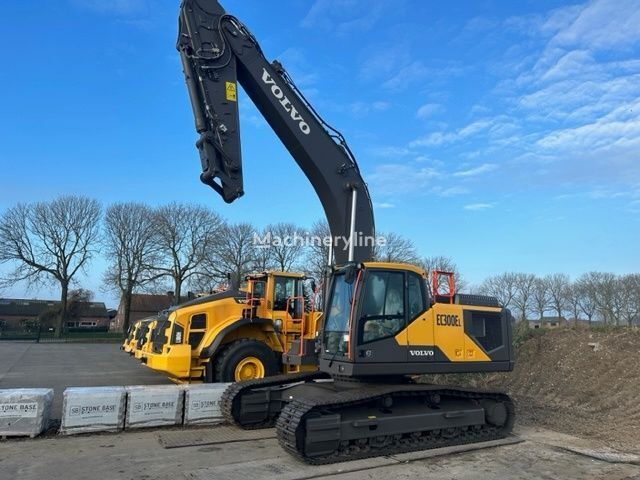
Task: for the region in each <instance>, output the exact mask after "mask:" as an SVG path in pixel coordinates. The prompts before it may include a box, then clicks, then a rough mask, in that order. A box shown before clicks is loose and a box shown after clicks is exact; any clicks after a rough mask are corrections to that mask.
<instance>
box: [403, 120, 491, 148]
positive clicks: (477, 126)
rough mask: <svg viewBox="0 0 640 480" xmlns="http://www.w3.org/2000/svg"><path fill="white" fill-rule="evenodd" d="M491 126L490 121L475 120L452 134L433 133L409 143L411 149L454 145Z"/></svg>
mask: <svg viewBox="0 0 640 480" xmlns="http://www.w3.org/2000/svg"><path fill="white" fill-rule="evenodd" d="M492 125H493V121H492V120H490V119H481V120H476V121H475V122H473V123H470V124H468V125H466V126H465V127H463V128H461V129H459V130H457V131H453V132H433V133H429V134H427V135H425V136H423V137H420V138H417V139H415V140H413V141H412V142H410V143H409V146H410V147H412V148H415V147H425V146H428V147H433V146H439V145H444V144H448V143H455V142H459V141H461V140H464V139H465V138H468V137H471V136H473V135H476V134H478V133H480V132H481V131H483V130H486V129H488V128H489V127H491V126H492Z"/></svg>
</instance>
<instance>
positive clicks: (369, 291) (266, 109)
mask: <svg viewBox="0 0 640 480" xmlns="http://www.w3.org/2000/svg"><path fill="white" fill-rule="evenodd" d="M177 48H178V50H179V52H180V57H181V60H182V65H183V69H184V74H185V79H186V84H187V89H188V92H189V97H190V99H191V106H192V109H193V114H194V118H195V126H196V130H197V132H198V133H199V134H200V138H199V140H198V141H197V143H196V146H197V148H198V150H199V154H200V160H201V164H202V174H201V176H200V179H201V180H202V181H203V182H204V183H205V184H207V185H209V186H210V187H211V188H213V189H214V190H215V191H216V192H218V193H219V194H220V195H221V196H222V198H223V199H224V200H225V201H226V202H228V203H230V202H233V201H234V200H236V199H238V198H239V197H241V196H242V195H243V193H244V191H243V182H242V159H241V153H240V134H239V112H238V103H237V84H238V83H240V85H241V86H242V87H243V88H244V90H245V92H246V93H247V95H248V96H249V98H250V99H251V101H252V102H253V103H254V104H255V105H256V107H257V108H258V110H259V111H260V113H261V114H262V115H263V116H264V118H265V120H266V121H267V123H268V124H269V125H270V126H271V128H272V129H273V130H274V132H275V133H276V134H277V136H278V137H279V138H280V140H281V141H282V143H283V144H284V145H285V147H286V148H287V149H288V151H289V152H290V154H291V155H292V157H293V159H294V160H295V161H296V163H297V164H298V165H299V166H300V168H301V169H302V171H303V172H304V174H305V175H306V176H307V178H308V179H309V181H310V183H311V185H312V186H313V188H314V190H315V192H316V194H317V195H318V197H319V199H320V202H321V204H322V206H323V208H324V211H325V214H326V217H327V221H328V223H329V228H330V231H331V239H330V242H328V243H329V244H330V245H331V248H330V250H331V252H330V254H329V258H328V259H327V268H326V272H325V275H324V277H325V278H324V281H323V285H324V289H323V290H324V294H323V298H324V299H325V300H324V312H325V317H324V318H323V320H322V322H320V324H319V325H318V326H319V329H318V332H317V341H316V347H315V348H314V350H313V353H315V355H316V360H315V362H314V363H315V365H316V366H317V368H318V369H317V370H315V371H302V372H298V373H289V374H286V375H278V376H273V377H266V378H263V379H252V380H246V381H240V382H236V383H234V384H232V385H230V386H229V387H228V389H227V390H226V391H225V392H224V394H223V397H222V404H221V408H222V411H223V414H224V416H225V417H226V418H227V419H228V420H229V421H230V422H232V423H234V424H236V425H238V426H240V427H243V428H261V427H269V426H274V425H275V427H276V433H277V437H278V441H279V443H280V445H281V446H282V447H283V448H284V449H285V450H286V451H287V452H289V453H290V454H292V455H293V456H295V457H297V458H299V459H301V460H303V461H305V462H308V463H312V464H321V463H331V462H336V461H344V460H351V459H357V458H366V457H372V456H377V455H392V454H397V453H400V452H406V451H412V450H423V449H426V448H433V447H440V446H446V445H455V444H460V443H471V442H478V441H485V440H490V439H495V438H500V437H504V436H505V435H508V434H509V432H510V431H511V429H512V427H513V423H514V406H513V402H512V401H511V399H510V398H509V397H508V396H507V395H506V394H504V393H501V392H489V391H481V390H474V389H468V388H460V387H456V386H443V385H431V384H424V383H419V382H417V381H416V376H418V375H421V374H441V373H482V372H498V371H510V370H512V368H513V351H512V345H511V317H510V315H509V313H508V311H507V310H505V309H503V308H501V307H500V305H499V304H498V302H497V300H496V299H495V298H492V297H484V296H476V295H463V294H457V293H455V289H449V290H448V291H444V292H440V291H439V289H438V288H437V286H438V285H439V283H440V282H439V281H438V278H434V279H432V280H433V284H434V287H430V285H429V282H428V278H427V274H426V272H425V271H424V270H423V269H421V268H419V267H416V266H413V265H406V264H396V263H381V262H374V261H373V258H372V257H373V246H374V242H375V241H376V240H375V239H376V237H375V228H374V220H373V208H372V203H371V199H370V196H369V191H368V188H367V185H366V183H365V182H364V180H363V178H362V176H361V174H360V170H359V168H358V165H357V163H356V160H355V157H354V156H353V154H352V152H351V150H350V149H349V147H348V145H347V143H346V141H345V139H344V137H343V136H342V135H341V134H340V133H339V132H338V131H337V130H336V129H334V128H332V127H331V126H330V125H328V124H327V123H326V122H325V121H324V120H323V119H322V118H321V117H320V115H319V114H318V112H317V111H316V110H315V109H314V108H313V107H312V106H311V104H310V103H309V102H308V101H307V100H306V99H305V98H304V95H303V94H302V92H300V90H299V89H298V88H297V87H296V85H295V83H294V82H293V80H292V79H291V77H290V76H289V75H288V73H287V72H286V70H285V69H284V67H283V66H282V65H281V64H280V63H279V62H276V61H274V62H272V63H269V62H268V61H267V59H266V58H265V56H264V54H263V52H262V50H261V48H260V46H259V44H258V42H257V40H256V38H255V37H254V36H253V35H252V34H251V33H250V31H249V30H248V28H247V27H246V26H245V25H244V24H243V23H242V22H241V21H240V20H238V19H237V18H235V17H233V16H232V15H229V14H227V13H226V12H225V10H224V9H223V7H222V6H221V5H220V4H219V3H218V2H217V1H216V0H184V1H183V2H182V5H181V8H180V19H179V33H178V42H177ZM417 220H420V219H417ZM423 220H424V221H425V222H427V221H429V219H428V216H427V215H425V217H424V219H423ZM460 231H461V232H464V229H462V230H460ZM469 242H470V244H472V243H473V238H471V237H470V238H469ZM436 277H437V275H436ZM449 277H450V276H449ZM448 283H449V285H452V284H453V281H452V278H451V277H450V278H449V282H448ZM194 313H195V312H194ZM240 313H241V314H242V318H247V321H248V322H250V321H251V319H252V318H254V317H255V318H256V319H258V318H260V316H261V313H260V311H259V308H256V310H255V315H254V313H253V303H251V302H248V303H247V304H245V305H244V306H243V307H242V308H241V309H238V310H237V313H236V315H238V314H240ZM165 336H166V337H167V344H166V345H164V346H163V348H167V349H171V350H173V349H177V350H178V351H179V352H184V353H183V357H184V360H183V365H184V367H185V372H186V370H187V368H190V367H189V365H190V364H189V362H190V358H191V357H190V356H189V353H187V352H190V351H191V350H190V348H191V347H190V345H189V341H188V338H187V337H186V336H185V329H184V326H183V325H182V324H181V323H180V322H179V321H178V322H174V323H173V324H172V326H171V328H169V329H168V330H167V332H166V335H165ZM304 337H305V339H306V338H311V337H315V334H311V332H309V335H307V334H306V333H305V335H304ZM292 346H296V347H297V345H295V343H292ZM303 351H304V352H305V355H306V356H307V357H308V356H309V355H310V353H311V352H309V349H305V350H303ZM299 352H300V350H299V349H298V348H293V349H291V348H290V349H289V351H288V352H286V353H285V354H284V355H283V357H282V359H283V363H285V364H290V365H293V366H295V365H297V364H300V362H301V361H302V358H301V356H300V354H299ZM306 361H308V360H306V359H305V362H306Z"/></svg>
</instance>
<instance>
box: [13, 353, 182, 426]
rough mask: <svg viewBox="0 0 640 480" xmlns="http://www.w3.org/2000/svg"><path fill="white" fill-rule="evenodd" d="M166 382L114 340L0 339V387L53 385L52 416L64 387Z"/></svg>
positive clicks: (57, 415) (58, 409)
mask: <svg viewBox="0 0 640 480" xmlns="http://www.w3.org/2000/svg"><path fill="white" fill-rule="evenodd" d="M166 383H171V382H170V381H169V380H168V379H167V378H166V377H165V376H164V375H162V374H160V373H158V372H155V371H153V370H151V369H149V368H147V367H145V366H143V365H141V364H140V362H139V361H138V360H136V359H134V358H132V357H130V356H129V355H127V354H126V353H124V352H122V351H121V350H120V346H119V345H118V344H113V343H94V344H91V343H22V342H0V388H28V387H47V388H53V389H54V395H55V396H54V402H53V415H52V418H54V419H60V415H61V411H62V392H63V391H64V389H65V388H66V387H95V386H109V385H155V384H166Z"/></svg>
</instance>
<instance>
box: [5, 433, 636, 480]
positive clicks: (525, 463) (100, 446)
mask: <svg viewBox="0 0 640 480" xmlns="http://www.w3.org/2000/svg"><path fill="white" fill-rule="evenodd" d="M193 431H194V430H186V431H182V432H181V431H180V430H172V431H167V430H152V431H138V432H135V431H132V432H125V433H121V434H108V435H85V436H77V437H54V438H43V439H35V440H9V441H7V442H3V443H1V444H0V478H3V479H4V478H7V479H9V478H10V479H15V480H42V479H44V478H56V479H57V478H64V479H65V480H84V479H87V478H95V479H100V480H110V479H118V480H120V479H132V480H147V479H153V480H156V479H160V480H161V479H167V480H168V479H171V480H177V479H183V480H214V479H215V480H248V479H249V480H255V479H262V478H278V479H279V480H302V479H310V478H314V479H322V478H324V479H328V478H333V479H336V480H359V479H377V478H384V479H387V480H397V479H411V480H415V479H422V478H429V479H430V480H445V479H446V480H451V479H456V480H479V479H482V480H484V479H496V480H498V479H500V480H506V479H518V480H533V479H535V480H537V479H549V480H557V479H563V480H572V479H576V480H578V479H580V480H581V479H607V480H639V479H640V466H638V465H632V464H627V463H617V464H612V463H607V462H605V461H601V460H596V459H593V458H590V457H587V456H584V455H578V454H575V453H571V452H569V451H567V450H565V448H567V447H570V446H572V445H577V446H582V447H584V446H585V445H587V446H588V445H590V443H589V442H586V441H584V440H581V439H577V438H575V437H569V436H567V435H562V434H557V433H555V432H550V431H548V430H533V429H526V428H520V429H518V430H517V434H518V435H519V436H520V437H521V438H522V439H524V440H525V441H524V442H522V443H518V444H513V445H506V446H500V447H495V448H487V449H482V450H473V451H467V452H463V453H456V454H448V455H442V456H437V457H432V458H428V457H427V456H428V455H430V454H432V452H422V453H421V454H416V453H415V452H414V453H413V454H404V455H405V457H403V456H402V455H399V456H395V457H381V458H374V459H368V460H361V461H356V462H344V463H340V464H335V465H332V466H320V467H313V466H308V465H304V464H301V463H299V462H297V461H296V460H294V459H293V458H291V457H290V456H288V455H287V454H285V453H284V452H283V451H282V450H281V449H280V447H279V446H278V443H277V441H276V440H275V439H273V438H271V439H263V440H253V441H240V442H233V443H224V444H217V445H200V446H191V447H183V448H171V449H165V448H163V447H162V445H161V444H160V442H159V441H158V439H159V436H160V435H167V432H169V434H173V432H176V433H177V434H185V433H186V434H188V433H189V432H193ZM200 431H201V430H200ZM195 432H198V430H195ZM209 433H212V432H210V431H209ZM597 448H599V447H597ZM406 455H412V457H410V458H407V457H406ZM636 461H638V460H637V459H636Z"/></svg>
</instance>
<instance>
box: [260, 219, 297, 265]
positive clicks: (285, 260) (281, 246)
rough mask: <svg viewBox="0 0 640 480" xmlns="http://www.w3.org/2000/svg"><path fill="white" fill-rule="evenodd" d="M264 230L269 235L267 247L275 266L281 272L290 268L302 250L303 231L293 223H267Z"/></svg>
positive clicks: (295, 263) (295, 262)
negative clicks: (269, 240) (269, 241)
mask: <svg viewBox="0 0 640 480" xmlns="http://www.w3.org/2000/svg"><path fill="white" fill-rule="evenodd" d="M265 232H266V233H267V234H270V237H271V243H270V245H269V249H270V250H271V255H272V258H273V263H274V265H275V268H277V269H279V270H280V271H281V272H287V271H290V270H292V269H293V268H294V266H296V265H297V264H298V263H299V262H300V259H301V256H302V253H303V251H304V242H303V240H304V237H305V231H304V230H303V229H301V228H300V227H298V226H296V225H294V224H293V223H276V224H272V225H267V227H266V228H265Z"/></svg>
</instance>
